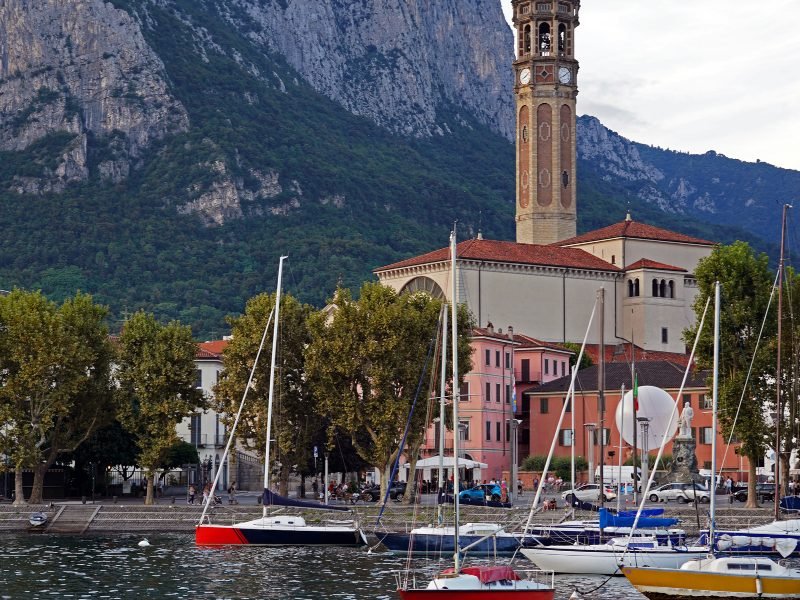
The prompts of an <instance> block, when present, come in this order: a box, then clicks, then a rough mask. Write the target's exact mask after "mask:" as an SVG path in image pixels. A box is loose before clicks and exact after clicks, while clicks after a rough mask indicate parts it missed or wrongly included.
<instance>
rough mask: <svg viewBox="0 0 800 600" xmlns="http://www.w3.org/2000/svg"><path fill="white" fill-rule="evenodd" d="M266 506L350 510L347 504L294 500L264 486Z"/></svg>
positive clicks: (263, 498)
mask: <svg viewBox="0 0 800 600" xmlns="http://www.w3.org/2000/svg"><path fill="white" fill-rule="evenodd" d="M262 502H263V503H264V506H297V507H299V508H313V509H316V510H343V511H345V512H348V511H349V510H350V509H349V508H347V507H346V506H332V505H330V504H320V503H319V502H308V501H306V500H293V499H292V498H286V497H284V496H279V495H278V494H274V493H272V492H271V491H270V490H268V489H267V488H264V496H263V497H262Z"/></svg>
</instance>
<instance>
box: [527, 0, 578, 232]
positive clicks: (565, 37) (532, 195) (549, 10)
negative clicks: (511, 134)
mask: <svg viewBox="0 0 800 600" xmlns="http://www.w3.org/2000/svg"><path fill="white" fill-rule="evenodd" d="M580 4H581V3H580V0H512V6H513V10H514V27H515V28H516V31H517V52H516V60H515V61H514V95H515V98H516V109H517V141H516V149H517V210H516V215H517V216H516V221H517V242H518V243H521V244H551V243H553V242H558V241H560V240H564V239H567V238H570V237H573V236H574V235H575V233H576V229H575V224H576V220H577V216H576V209H575V201H576V189H575V163H576V160H575V156H576V137H575V120H576V117H575V99H576V98H577V96H578V84H577V78H578V61H576V60H575V28H576V27H577V26H578V24H579V23H578V13H579V11H580Z"/></svg>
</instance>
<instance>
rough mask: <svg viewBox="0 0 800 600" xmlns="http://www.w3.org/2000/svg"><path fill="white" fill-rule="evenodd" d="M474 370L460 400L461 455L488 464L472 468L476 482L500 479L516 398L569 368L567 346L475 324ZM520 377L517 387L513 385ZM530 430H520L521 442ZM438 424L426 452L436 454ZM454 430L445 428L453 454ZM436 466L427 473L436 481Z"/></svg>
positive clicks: (430, 433) (508, 449)
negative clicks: (479, 326) (450, 430)
mask: <svg viewBox="0 0 800 600" xmlns="http://www.w3.org/2000/svg"><path fill="white" fill-rule="evenodd" d="M472 349H473V354H472V363H473V369H472V371H470V372H469V373H467V374H466V376H465V381H464V384H463V385H462V387H461V394H460V400H459V402H460V403H459V407H458V408H459V421H460V432H461V438H460V439H461V443H460V448H461V449H462V456H464V457H465V458H468V459H472V460H476V461H478V462H481V463H485V464H486V465H487V467H486V468H481V469H473V470H472V472H471V473H468V476H469V475H471V476H472V478H473V479H474V480H475V481H478V480H484V479H485V480H487V481H488V480H490V479H493V478H494V479H500V478H501V477H502V474H503V471H508V470H509V469H510V467H511V457H512V452H511V440H512V436H511V421H512V419H513V417H514V412H517V413H519V412H520V407H519V406H516V401H515V398H516V399H520V398H522V394H523V393H524V392H525V391H527V390H528V389H529V388H531V387H534V386H536V385H539V384H541V383H545V382H548V381H552V380H554V379H558V378H559V377H561V376H562V375H565V374H567V373H568V372H569V357H570V355H571V354H572V352H570V351H569V350H567V349H566V348H564V347H563V346H559V345H558V344H552V343H548V342H541V341H539V340H536V339H534V338H531V337H528V336H526V335H520V334H518V333H514V330H513V328H512V327H509V328H508V330H507V331H506V332H503V330H502V329H497V330H495V329H494V327H493V326H492V324H491V323H489V324H488V325H487V327H485V328H476V329H475V330H474V331H473V336H472ZM515 376H516V389H515V384H514V382H515ZM525 431H527V430H523V429H520V430H519V433H520V438H519V440H518V442H519V445H520V446H522V445H523V443H524V444H525V445H526V446H527V445H528V443H529V442H528V440H525V439H523V434H524V432H525ZM437 432H438V423H437V424H434V426H432V427H431V428H430V429H429V430H428V440H429V442H428V444H427V445H426V446H425V447H424V448H423V457H427V456H433V455H436V454H438V448H437V443H438V442H437V440H438V437H437ZM452 435H453V434H452V432H449V431H448V432H447V433H446V436H445V437H446V440H445V448H446V450H445V456H448V455H452V447H453V439H452ZM435 471H436V470H435V469H431V472H430V473H425V472H423V478H424V479H430V480H434V479H435V478H436V473H435Z"/></svg>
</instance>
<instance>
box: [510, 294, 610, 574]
mask: <svg viewBox="0 0 800 600" xmlns="http://www.w3.org/2000/svg"><path fill="white" fill-rule="evenodd" d="M597 302H598V301H597V298H595V301H594V306H592V314H591V315H590V316H589V324H588V326H587V327H586V333H585V334H584V335H583V343H582V344H581V350H580V352H579V353H578V359H577V360H576V361H575V364H576V365H579V364H580V363H581V359H582V358H583V352H584V350H585V349H586V340H587V339H588V337H589V330H590V329H591V327H592V321H593V320H594V314H595V311H596V310H597ZM600 318H601V319H602V318H604V317H603V315H601V316H600ZM577 376H578V369H572V379H571V381H570V384H569V390H568V391H567V398H569V397H570V395H572V396H573V401H572V403H573V404H574V403H575V400H574V396H575V379H576V377H577ZM567 406H568V403H567V402H564V406H562V407H561V416H559V418H558V424H557V425H556V430H555V433H554V434H553V441H552V443H551V444H550V452H549V453H548V455H547V460H546V461H545V464H544V470H543V471H542V479H541V481H540V482H539V488H538V489H537V490H536V494H535V495H534V497H533V501H532V502H531V509H530V511H529V512H528V519H527V521H526V522H525V529H523V530H522V538H523V540H524V539H525V536H526V535H527V533H528V529H529V528H530V525H531V520H532V519H533V515H534V512H535V511H536V507H537V506H538V505H539V500H540V499H541V497H542V490H543V489H544V484H545V479H546V475H547V471H548V470H549V469H550V461H551V460H552V458H553V454H554V452H555V449H556V441H557V440H558V434H559V430H560V429H561V424H562V423H563V422H564V415H565V414H566V411H567ZM572 437H573V438H574V437H575V434H574V433H573V435H572ZM517 550H519V548H518V549H517ZM516 554H517V552H516V551H514V556H513V557H512V558H511V560H512V561H513V560H514V558H515V557H516Z"/></svg>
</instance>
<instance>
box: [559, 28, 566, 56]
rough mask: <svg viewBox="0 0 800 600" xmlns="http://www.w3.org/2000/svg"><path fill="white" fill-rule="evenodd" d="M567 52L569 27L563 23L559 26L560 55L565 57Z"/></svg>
mask: <svg viewBox="0 0 800 600" xmlns="http://www.w3.org/2000/svg"><path fill="white" fill-rule="evenodd" d="M566 51H567V26H566V25H565V24H564V23H561V24H560V25H559V26H558V54H559V56H564V53H565V52H566Z"/></svg>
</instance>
